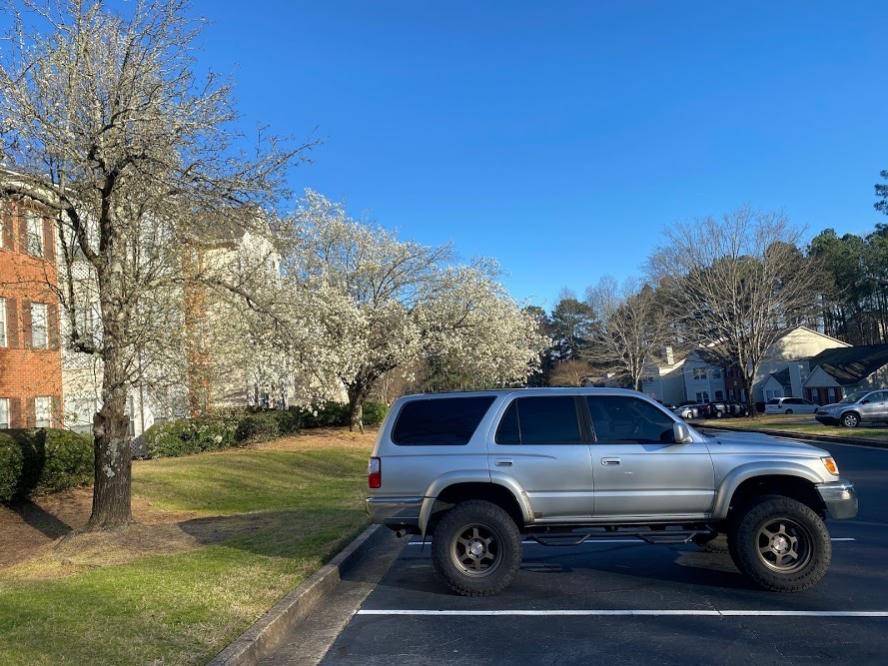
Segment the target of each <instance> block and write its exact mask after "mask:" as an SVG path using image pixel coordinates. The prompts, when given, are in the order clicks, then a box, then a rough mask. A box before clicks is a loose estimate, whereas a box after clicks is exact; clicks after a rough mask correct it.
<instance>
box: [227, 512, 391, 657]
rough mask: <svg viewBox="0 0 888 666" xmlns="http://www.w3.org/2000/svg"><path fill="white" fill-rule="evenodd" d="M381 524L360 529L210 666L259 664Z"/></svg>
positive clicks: (336, 580)
mask: <svg viewBox="0 0 888 666" xmlns="http://www.w3.org/2000/svg"><path fill="white" fill-rule="evenodd" d="M377 529H379V525H371V526H370V527H368V528H367V529H365V530H364V531H363V532H361V533H360V534H359V535H358V536H357V537H356V538H355V539H354V540H353V541H352V542H351V543H350V544H348V546H346V547H345V548H344V549H343V550H341V551H340V552H339V554H337V555H336V557H334V558H333V559H332V560H330V561H329V562H328V563H327V564H325V565H324V566H322V567H321V568H320V569H318V570H317V571H316V572H315V573H313V574H312V575H311V576H309V577H308V578H307V579H306V580H304V581H302V583H301V584H299V585H298V586H297V587H296V588H295V589H293V590H291V591H290V592H289V593H287V595H286V596H285V597H284V598H283V599H281V600H280V601H279V602H278V603H276V604H275V605H274V606H273V607H272V608H271V610H269V611H268V612H267V613H265V615H263V616H262V617H260V618H259V619H258V620H257V621H256V622H255V623H254V624H253V626H251V627H250V628H249V629H247V630H246V631H245V632H244V633H242V634H241V635H240V636H238V637H237V638H236V639H235V640H234V642H232V643H230V644H229V645H228V647H226V648H225V649H224V650H222V652H220V653H219V654H218V655H216V656H215V657H214V658H213V660H212V661H211V662H210V663H209V666H246V665H250V666H252V665H253V664H256V663H257V662H258V661H259V659H261V658H262V657H263V656H264V655H265V654H266V653H267V652H269V651H270V650H271V649H272V648H273V647H275V645H277V644H278V643H279V642H280V640H281V639H282V638H283V637H284V635H285V634H286V632H287V630H288V629H290V628H291V627H292V626H293V625H294V624H295V623H297V622H299V621H300V620H302V619H303V618H304V617H306V616H307V615H308V614H309V612H311V610H312V609H313V608H314V607H315V606H316V605H317V604H318V603H320V602H321V601H322V600H323V599H324V597H325V596H326V595H328V594H330V592H332V591H333V589H335V587H336V586H337V585H338V584H339V581H340V574H341V571H342V568H343V567H344V566H345V565H346V564H349V563H350V561H351V560H353V559H355V558H356V556H358V555H359V551H360V549H361V546H363V545H364V544H365V543H366V542H367V540H368V539H369V538H370V537H372V536H373V535H374V534H375V533H376V531H377Z"/></svg>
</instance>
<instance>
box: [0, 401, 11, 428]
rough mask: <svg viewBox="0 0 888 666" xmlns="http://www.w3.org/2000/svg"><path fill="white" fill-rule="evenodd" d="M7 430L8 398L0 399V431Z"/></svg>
mask: <svg viewBox="0 0 888 666" xmlns="http://www.w3.org/2000/svg"><path fill="white" fill-rule="evenodd" d="M8 428H9V398H0V430H7V429H8Z"/></svg>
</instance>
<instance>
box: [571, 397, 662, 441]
mask: <svg viewBox="0 0 888 666" xmlns="http://www.w3.org/2000/svg"><path fill="white" fill-rule="evenodd" d="M586 402H587V404H588V405H589V413H590V414H591V416H592V427H593V428H594V429H595V437H596V439H597V440H598V441H599V442H607V443H608V444H643V443H649V442H660V443H663V442H665V443H673V442H675V437H674V435H673V433H672V424H673V423H674V421H673V420H672V419H671V418H669V416H668V415H666V414H664V413H663V412H662V411H660V410H659V409H657V408H656V407H654V405H652V404H650V403H649V402H645V401H644V400H639V399H637V398H629V397H623V396H618V395H601V396H592V395H590V396H588V397H587V398H586Z"/></svg>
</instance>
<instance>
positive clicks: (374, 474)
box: [367, 458, 382, 488]
mask: <svg viewBox="0 0 888 666" xmlns="http://www.w3.org/2000/svg"><path fill="white" fill-rule="evenodd" d="M367 485H368V486H370V487H371V488H382V460H381V459H380V458H370V462H369V463H368V464H367Z"/></svg>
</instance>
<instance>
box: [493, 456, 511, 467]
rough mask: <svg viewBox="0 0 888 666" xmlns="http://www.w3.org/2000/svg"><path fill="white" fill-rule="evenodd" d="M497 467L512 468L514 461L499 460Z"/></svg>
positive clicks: (507, 459)
mask: <svg viewBox="0 0 888 666" xmlns="http://www.w3.org/2000/svg"><path fill="white" fill-rule="evenodd" d="M496 466H497V467H511V466H512V461H511V459H509V458H497V459H496Z"/></svg>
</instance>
